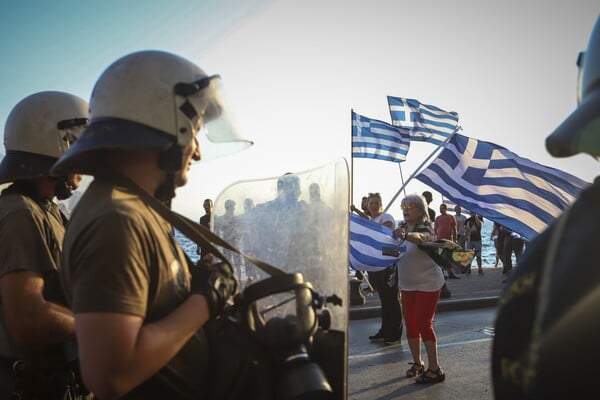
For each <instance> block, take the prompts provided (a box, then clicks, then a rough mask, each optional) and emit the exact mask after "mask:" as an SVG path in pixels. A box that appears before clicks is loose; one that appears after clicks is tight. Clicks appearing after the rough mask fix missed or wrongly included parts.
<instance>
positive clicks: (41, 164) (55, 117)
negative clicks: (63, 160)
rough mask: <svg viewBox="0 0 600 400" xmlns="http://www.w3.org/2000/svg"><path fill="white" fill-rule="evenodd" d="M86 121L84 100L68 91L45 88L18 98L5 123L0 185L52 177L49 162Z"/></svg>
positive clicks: (68, 142) (57, 155)
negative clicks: (47, 89) (21, 180)
mask: <svg viewBox="0 0 600 400" xmlns="http://www.w3.org/2000/svg"><path fill="white" fill-rule="evenodd" d="M87 121H88V104H87V102H86V101H85V100H83V99H81V98H79V97H77V96H75V95H72V94H69V93H64V92H58V91H45V92H39V93H35V94H32V95H30V96H27V97H26V98H24V99H23V100H21V101H20V102H19V103H18V104H17V105H16V106H15V107H14V108H13V109H12V111H11V112H10V114H9V115H8V118H7V120H6V124H5V126H4V147H5V149H6V154H5V156H4V158H3V159H2V162H0V184H1V183H6V182H12V181H15V180H19V179H33V178H39V177H45V176H51V175H52V174H51V172H50V169H51V167H52V165H53V164H54V163H55V162H56V160H57V159H58V158H59V157H60V156H61V155H62V154H63V153H64V152H65V151H67V149H68V148H69V147H70V145H71V144H72V143H73V141H74V140H75V139H76V138H77V136H78V135H79V134H80V133H81V131H82V130H83V128H84V127H85V125H86V123H87Z"/></svg>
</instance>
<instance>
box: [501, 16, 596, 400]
mask: <svg viewBox="0 0 600 400" xmlns="http://www.w3.org/2000/svg"><path fill="white" fill-rule="evenodd" d="M578 66H579V67H580V72H582V73H583V75H582V76H581V78H582V80H581V81H580V86H579V87H578V89H579V93H578V103H579V104H578V107H577V109H576V110H575V111H574V112H573V113H572V114H571V115H570V116H569V117H568V118H567V119H566V120H565V121H564V122H563V123H562V124H561V125H560V126H559V127H558V128H557V129H556V130H555V131H554V132H553V133H552V134H551V135H550V136H549V137H548V138H547V139H546V148H547V149H548V151H549V152H550V153H551V154H552V155H553V156H556V157H568V156H571V155H574V154H577V153H588V154H590V155H592V156H594V157H599V156H600V18H599V19H598V20H597V21H596V25H595V27H594V30H593V31H592V34H591V37H590V40H589V44H588V48H587V51H586V52H585V53H582V54H580V57H579V60H578ZM598 221H600V179H598V178H596V180H595V181H594V183H593V184H592V185H591V186H589V187H588V188H586V189H585V190H584V191H583V192H581V193H580V195H579V197H578V199H577V200H576V201H575V203H574V204H573V205H571V207H570V208H568V209H567V210H565V211H564V212H563V214H562V215H561V216H560V217H559V218H558V219H557V220H556V221H555V222H554V223H553V224H552V225H550V226H549V227H548V228H547V229H546V230H545V231H544V232H542V233H540V234H539V235H538V236H537V237H535V238H534V239H533V240H532V241H531V242H529V243H528V245H527V249H526V250H525V252H524V253H523V255H522V257H521V259H520V260H519V267H518V268H517V269H516V270H514V272H513V274H512V275H511V276H510V278H509V280H508V283H507V287H506V289H505V292H504V295H503V297H502V299H501V301H500V307H499V309H498V315H497V320H496V326H495V338H494V345H493V355H492V377H493V383H494V394H495V398H496V399H499V400H500V399H511V400H512V399H564V398H578V397H580V398H589V399H591V398H598V397H599V396H600V387H599V386H598V382H597V381H596V378H597V370H596V368H597V367H598V366H597V361H598V359H599V357H600V346H599V345H598V337H599V336H600V319H599V318H598V315H600V269H599V268H598V261H597V253H596V246H595V235H596V234H597V232H598Z"/></svg>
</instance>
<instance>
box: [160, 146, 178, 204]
mask: <svg viewBox="0 0 600 400" xmlns="http://www.w3.org/2000/svg"><path fill="white" fill-rule="evenodd" d="M182 163H183V147H180V146H177V144H174V145H173V146H171V148H169V149H168V150H166V151H163V152H162V153H160V155H159V157H158V166H159V167H160V169H162V170H163V171H165V172H166V175H167V176H166V178H165V181H164V182H163V183H162V184H161V185H160V186H159V187H158V188H157V189H156V192H155V193H154V197H156V198H157V199H158V200H160V201H162V202H167V203H170V202H171V200H172V199H173V198H174V197H175V188H176V183H175V173H176V172H177V171H179V170H180V169H181V168H182Z"/></svg>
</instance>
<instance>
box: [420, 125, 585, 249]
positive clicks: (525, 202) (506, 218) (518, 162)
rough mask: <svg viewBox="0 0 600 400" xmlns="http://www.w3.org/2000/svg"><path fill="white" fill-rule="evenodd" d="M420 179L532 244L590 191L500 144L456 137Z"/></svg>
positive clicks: (576, 181) (568, 176)
mask: <svg viewBox="0 0 600 400" xmlns="http://www.w3.org/2000/svg"><path fill="white" fill-rule="evenodd" d="M416 179H418V180H420V181H421V182H423V183H425V184H426V185H428V186H430V187H431V188H433V189H435V190H437V191H438V192H440V193H441V194H442V195H444V196H446V197H448V198H449V199H450V200H452V201H453V202H455V203H456V204H460V205H461V206H462V207H463V208H465V209H468V210H471V211H475V212H476V213H477V214H479V215H481V216H483V217H484V218H488V219H490V220H492V221H494V222H497V223H499V224H501V225H504V226H506V227H507V228H509V229H511V230H513V231H515V232H517V233H519V234H521V235H523V236H524V237H525V238H526V239H527V240H531V239H532V238H533V237H534V236H535V235H537V234H538V233H540V232H542V231H543V230H544V229H545V228H546V226H548V224H550V223H551V222H552V221H554V219H556V218H557V217H558V216H559V215H560V214H561V213H562V211H563V210H564V209H565V208H567V207H568V206H569V205H570V204H571V203H573V202H574V201H575V199H576V198H577V196H578V195H579V193H580V192H581V190H583V189H584V188H585V187H586V186H588V185H589V183H588V182H585V181H583V180H581V179H579V178H577V177H575V176H573V175H570V174H567V173H565V172H562V171H560V170H557V169H555V168H551V167H546V166H544V165H541V164H537V163H535V162H533V161H531V160H528V159H526V158H522V157H519V156H518V155H516V154H515V153H513V152H511V151H509V150H507V149H505V148H504V147H501V146H498V145H496V144H494V143H490V142H484V141H482V140H477V139H473V138H469V137H466V136H462V135H459V134H455V135H454V137H452V139H450V140H449V141H448V143H446V145H445V146H444V148H443V149H442V151H441V152H440V154H439V155H438V157H437V158H436V159H435V160H434V161H432V162H431V164H429V166H428V167H427V168H425V169H424V170H423V171H422V172H420V173H419V174H418V175H417V176H416Z"/></svg>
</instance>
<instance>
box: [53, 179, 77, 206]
mask: <svg viewBox="0 0 600 400" xmlns="http://www.w3.org/2000/svg"><path fill="white" fill-rule="evenodd" d="M67 179H68V178H67V177H66V176H61V177H59V178H57V179H56V185H55V189H54V191H55V192H54V195H55V196H56V198H57V199H58V200H66V199H68V198H69V197H71V195H72V194H73V189H72V188H71V186H70V185H69V184H68V183H67Z"/></svg>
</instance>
